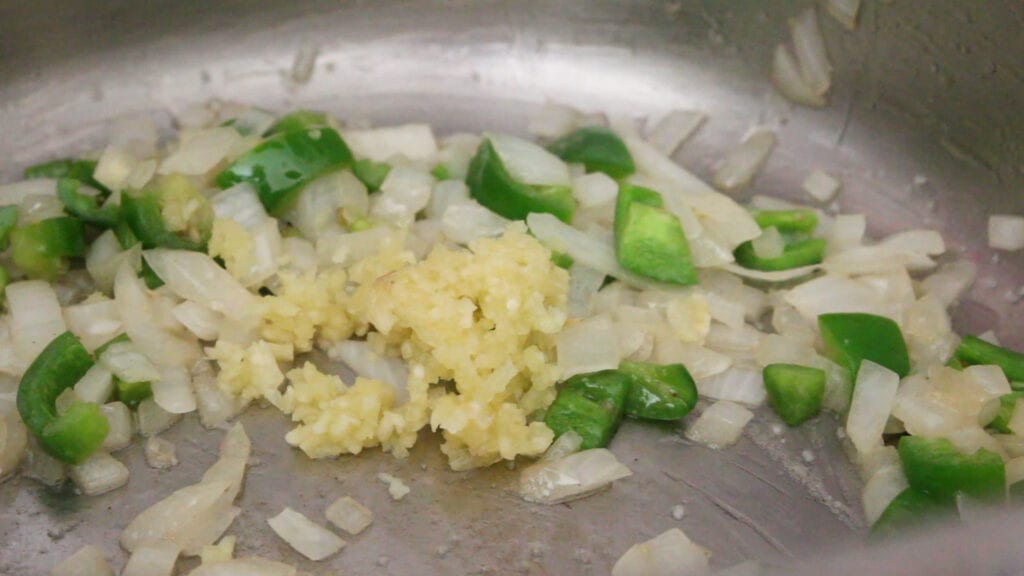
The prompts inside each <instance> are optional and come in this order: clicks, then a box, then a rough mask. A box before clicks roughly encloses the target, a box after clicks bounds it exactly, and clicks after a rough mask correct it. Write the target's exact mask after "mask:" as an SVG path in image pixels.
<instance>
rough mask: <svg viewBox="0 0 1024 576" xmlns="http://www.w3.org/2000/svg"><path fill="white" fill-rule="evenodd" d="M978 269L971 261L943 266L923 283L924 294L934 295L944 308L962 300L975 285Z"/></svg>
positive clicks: (921, 286)
mask: <svg viewBox="0 0 1024 576" xmlns="http://www.w3.org/2000/svg"><path fill="white" fill-rule="evenodd" d="M977 275H978V267H977V266H976V265H975V264H974V263H973V262H971V261H969V260H957V261H955V262H950V263H948V264H943V265H942V266H940V267H939V269H938V270H936V271H935V272H934V273H933V274H931V275H930V276H928V277H927V278H925V279H924V280H922V281H921V284H920V289H921V292H922V293H924V294H934V295H935V297H936V298H938V299H939V301H940V302H941V303H942V304H943V305H944V306H949V305H951V304H953V303H954V302H956V301H957V300H959V299H960V297H961V296H963V295H964V294H965V293H966V292H967V290H968V289H969V288H970V287H971V285H972V284H973V283H974V280H975V278H977Z"/></svg>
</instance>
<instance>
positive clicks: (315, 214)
mask: <svg viewBox="0 0 1024 576" xmlns="http://www.w3.org/2000/svg"><path fill="white" fill-rule="evenodd" d="M369 209H370V197H369V193H368V192H367V190H366V185H365V184H363V183H362V182H360V181H359V179H358V178H356V177H355V176H354V175H352V173H351V172H347V171H340V172H331V173H329V174H326V175H324V176H321V177H319V178H317V179H316V180H313V181H312V182H310V183H309V184H307V185H306V187H305V188H303V190H302V194H300V195H299V197H298V199H296V201H295V204H294V205H293V206H292V208H290V209H289V211H288V213H287V214H286V215H285V219H286V220H288V221H289V222H291V224H292V225H293V226H295V227H296V228H297V229H298V230H299V232H301V233H302V235H303V236H304V237H305V238H307V239H309V240H316V239H318V238H320V237H321V236H322V235H324V234H326V233H329V232H340V231H341V230H342V228H341V224H340V223H339V222H338V216H339V212H340V213H341V215H343V216H345V217H346V218H348V219H351V220H354V219H356V218H362V217H364V216H366V214H367V212H369Z"/></svg>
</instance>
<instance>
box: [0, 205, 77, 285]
mask: <svg viewBox="0 0 1024 576" xmlns="http://www.w3.org/2000/svg"><path fill="white" fill-rule="evenodd" d="M83 255H85V238H84V236H83V230H82V222H81V220H78V219H76V218H69V217H66V216H61V217H57V218H47V219H46V220H40V221H39V222H35V223H33V224H29V225H28V226H19V227H17V228H15V229H14V230H13V231H12V232H11V260H12V261H13V262H14V264H15V265H16V266H17V267H18V268H20V269H21V270H23V271H24V272H25V274H27V275H28V276H29V278H41V279H43V280H53V279H54V278H56V277H57V276H58V275H59V274H61V273H63V272H64V271H65V270H66V269H67V265H68V263H67V259H68V258H69V257H77V256H83Z"/></svg>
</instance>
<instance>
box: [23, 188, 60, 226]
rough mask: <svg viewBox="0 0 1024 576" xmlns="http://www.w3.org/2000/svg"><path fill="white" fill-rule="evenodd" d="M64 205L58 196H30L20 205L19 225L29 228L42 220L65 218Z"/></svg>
mask: <svg viewBox="0 0 1024 576" xmlns="http://www.w3.org/2000/svg"><path fill="white" fill-rule="evenodd" d="M64 215H65V214H64V204H63V203H62V202H61V201H60V199H59V198H57V197H56V196H46V195H42V194H30V195H28V196H25V197H24V198H22V200H21V203H20V204H18V225H19V226H28V225H29V224H35V223H36V222H40V221H42V220H48V219H50V218H59V217H61V216H64Z"/></svg>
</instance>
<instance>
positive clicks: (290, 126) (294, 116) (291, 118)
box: [263, 110, 327, 136]
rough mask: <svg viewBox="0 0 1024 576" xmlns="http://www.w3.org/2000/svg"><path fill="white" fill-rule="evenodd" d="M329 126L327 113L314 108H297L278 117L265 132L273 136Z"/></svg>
mask: <svg viewBox="0 0 1024 576" xmlns="http://www.w3.org/2000/svg"><path fill="white" fill-rule="evenodd" d="M323 126H327V114H324V113H323V112H315V111H313V110H296V111H295V112H289V113H288V114H285V115H284V116H281V117H280V118H278V119H277V122H274V123H273V124H272V125H271V126H270V128H267V131H266V132H265V133H264V134H263V135H264V136H273V135H274V134H280V133H282V132H298V131H302V130H309V129H310V128H320V127H323Z"/></svg>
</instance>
